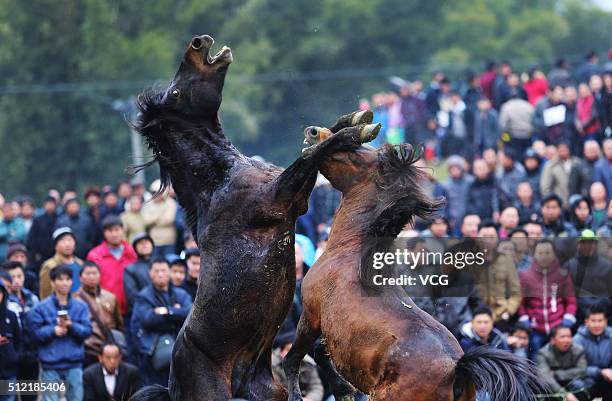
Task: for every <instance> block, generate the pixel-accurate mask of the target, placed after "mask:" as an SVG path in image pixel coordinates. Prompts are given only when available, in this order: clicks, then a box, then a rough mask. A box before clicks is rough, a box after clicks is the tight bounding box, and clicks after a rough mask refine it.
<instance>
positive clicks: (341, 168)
mask: <svg viewBox="0 0 612 401" xmlns="http://www.w3.org/2000/svg"><path fill="white" fill-rule="evenodd" d="M370 121H371V120H370ZM368 122H369V121H368ZM365 127H372V129H370V130H368V129H362V130H361V131H362V132H363V133H364V134H365V135H370V136H372V139H373V138H374V137H375V136H376V134H377V133H378V130H379V129H380V124H376V125H374V124H370V125H366V126H365ZM345 129H349V128H345ZM340 132H341V131H340ZM333 135H337V133H335V132H334V131H333V130H331V129H328V128H320V127H308V128H306V130H305V131H304V136H305V139H304V143H306V144H308V145H311V146H314V145H316V144H318V143H320V142H322V141H324V140H326V139H328V138H329V137H331V136H333ZM422 155H423V152H422V147H416V148H415V147H413V146H412V145H410V144H407V143H405V144H401V145H397V146H393V145H389V144H386V145H384V146H382V147H381V148H378V149H376V148H373V147H372V146H369V145H361V146H360V147H359V148H357V149H355V150H348V151H343V152H336V153H334V154H332V155H331V156H329V157H328V158H327V159H326V160H325V161H324V162H323V163H321V164H320V165H319V169H320V171H321V173H322V174H323V175H324V176H325V178H327V179H328V180H329V182H330V183H331V184H332V186H333V187H334V188H336V189H338V190H339V191H341V192H342V194H343V197H344V201H345V202H350V203H351V204H352V203H353V202H355V204H358V205H360V207H359V210H362V211H364V213H365V214H367V215H368V216H366V217H367V218H364V219H363V222H364V223H365V224H367V227H364V230H365V232H367V233H368V235H371V236H375V237H379V236H386V237H395V236H396V235H397V234H398V233H399V232H400V231H401V229H402V227H403V226H404V224H406V223H407V222H410V221H411V220H412V219H413V218H414V217H415V216H419V217H422V218H428V217H429V216H431V215H432V214H433V213H435V212H437V211H438V210H439V209H440V208H441V207H442V205H443V204H444V199H443V198H439V199H431V198H430V197H429V196H428V195H427V194H426V193H425V191H424V189H423V187H422V185H421V183H422V181H423V179H424V177H426V174H427V173H426V171H424V170H423V169H421V168H420V167H418V166H417V165H415V164H416V162H417V161H418V160H419V159H420V158H421V156H422ZM357 210H358V209H352V213H354V212H356V211H357ZM338 213H339V214H340V211H339V212H338Z"/></svg>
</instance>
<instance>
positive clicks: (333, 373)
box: [314, 341, 363, 401]
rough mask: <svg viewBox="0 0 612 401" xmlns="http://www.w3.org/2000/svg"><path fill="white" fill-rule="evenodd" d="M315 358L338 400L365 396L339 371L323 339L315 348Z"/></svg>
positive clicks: (349, 399)
mask: <svg viewBox="0 0 612 401" xmlns="http://www.w3.org/2000/svg"><path fill="white" fill-rule="evenodd" d="M314 359H315V362H317V365H319V368H320V371H321V375H322V376H323V377H324V378H325V380H326V381H327V383H328V384H329V386H330V390H331V392H332V394H333V395H334V398H335V399H336V401H359V400H361V399H362V398H363V397H361V398H360V397H359V396H358V394H357V390H356V389H355V387H353V385H352V384H350V383H349V382H348V381H347V380H346V379H345V378H344V377H342V376H341V375H340V373H338V370H337V369H336V367H335V366H334V364H333V362H332V361H331V359H330V357H329V353H328V352H327V349H326V348H325V343H324V342H323V341H317V344H316V345H315V350H314Z"/></svg>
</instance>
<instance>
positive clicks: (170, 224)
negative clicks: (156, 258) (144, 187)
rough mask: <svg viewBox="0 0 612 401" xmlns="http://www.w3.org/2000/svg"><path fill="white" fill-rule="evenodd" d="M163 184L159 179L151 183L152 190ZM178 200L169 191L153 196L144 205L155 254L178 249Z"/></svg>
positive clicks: (143, 214)
mask: <svg viewBox="0 0 612 401" xmlns="http://www.w3.org/2000/svg"><path fill="white" fill-rule="evenodd" d="M160 186H161V183H160V182H159V180H156V181H155V182H153V184H151V191H152V192H154V193H155V192H157V191H158V190H159V188H160ZM177 210H178V207H177V203H176V201H175V200H174V199H173V198H172V197H171V196H170V195H169V194H168V191H166V192H164V193H163V194H160V195H159V196H156V197H155V198H153V200H152V201H151V202H148V203H147V204H145V205H144V206H143V207H142V217H143V218H144V221H145V224H146V225H147V232H148V233H149V235H150V236H151V238H153V241H154V242H155V254H156V255H162V256H163V255H167V254H169V253H175V251H176V238H177V237H176V236H177V232H176V224H175V223H176V212H177Z"/></svg>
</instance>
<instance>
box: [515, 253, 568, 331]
mask: <svg viewBox="0 0 612 401" xmlns="http://www.w3.org/2000/svg"><path fill="white" fill-rule="evenodd" d="M519 278H520V281H521V290H522V291H521V292H522V294H523V300H522V302H521V306H520V308H519V316H520V320H522V321H525V322H526V321H529V322H530V323H531V327H532V328H533V329H534V330H535V331H537V332H539V333H545V334H549V333H550V330H551V329H552V328H553V327H556V326H558V325H560V324H561V323H562V322H563V319H567V320H569V321H571V322H573V323H575V322H576V318H575V315H576V296H575V295H574V284H573V283H572V279H571V276H570V274H569V272H568V271H567V270H565V269H561V267H560V266H559V263H558V262H554V263H553V264H552V265H551V266H550V267H549V268H548V269H546V270H544V269H541V268H540V267H539V266H538V264H537V263H536V262H535V261H534V262H533V263H532V265H531V267H529V268H528V269H527V270H523V271H522V272H520V273H519Z"/></svg>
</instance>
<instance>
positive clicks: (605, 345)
mask: <svg viewBox="0 0 612 401" xmlns="http://www.w3.org/2000/svg"><path fill="white" fill-rule="evenodd" d="M574 344H578V345H580V346H582V348H584V353H585V355H586V359H587V365H588V366H587V376H588V377H590V378H592V379H595V380H599V379H601V370H602V369H610V368H612V329H611V328H610V327H607V328H606V330H605V331H604V332H603V334H601V335H599V336H594V335H593V334H591V332H590V331H589V329H588V328H587V327H586V326H581V327H580V328H579V329H578V333H576V335H575V336H574Z"/></svg>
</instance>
